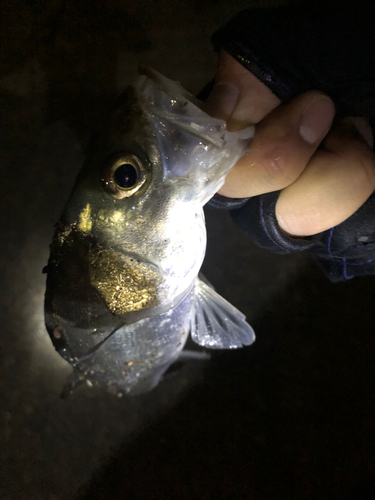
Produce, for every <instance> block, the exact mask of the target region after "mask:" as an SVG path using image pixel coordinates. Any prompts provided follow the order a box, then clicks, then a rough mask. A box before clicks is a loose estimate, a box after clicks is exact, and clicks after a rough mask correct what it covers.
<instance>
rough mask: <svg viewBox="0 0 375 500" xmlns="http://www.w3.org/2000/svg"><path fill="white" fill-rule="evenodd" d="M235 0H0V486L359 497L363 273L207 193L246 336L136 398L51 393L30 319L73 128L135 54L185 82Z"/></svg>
mask: <svg viewBox="0 0 375 500" xmlns="http://www.w3.org/2000/svg"><path fill="white" fill-rule="evenodd" d="M281 3H282V2H255V1H254V2H252V4H251V5H255V6H256V5H262V6H266V5H268V4H270V5H271V4H272V5H276V4H281ZM248 5H250V2H244V1H240V0H232V1H230V2H229V1H227V0H216V1H213V0H212V1H209V0H200V1H198V0H182V1H179V2H177V1H172V0H165V1H145V0H141V1H138V2H135V1H130V2H126V1H120V0H113V1H110V2H99V1H88V0H86V1H72V0H70V1H69V0H66V1H62V0H52V1H44V2H43V1H32V0H29V1H8V2H2V3H1V12H0V19H1V21H0V22H1V26H0V37H1V39H0V42H1V43H0V106H1V113H0V117H1V123H0V139H1V156H0V158H1V183H0V185H1V188H2V192H1V196H0V208H1V228H0V230H1V233H0V234H1V238H0V245H1V254H0V259H1V267H0V279H1V287H0V331H1V340H0V342H1V376H0V390H1V402H2V406H3V409H2V413H1V415H2V419H3V421H2V423H1V443H0V444H1V446H0V450H1V455H2V462H3V463H2V467H1V483H0V499H1V500H8V499H15V500H23V499H47V500H63V499H72V498H78V499H80V500H88V499H107V498H111V499H112V498H114V499H118V498H121V499H122V498H129V499H169V498H170V499H172V498H180V499H185V498H186V499H220V498H228V499H229V498H230V499H236V500H240V499H252V500H253V499H261V500H262V499H268V498H269V499H306V500H308V499H336V498H337V499H350V500H352V499H353V500H354V499H356V500H364V499H366V500H367V499H373V498H375V457H374V439H375V426H374V424H375V417H374V415H375V413H374V411H375V404H374V388H375V387H374V386H375V383H374V380H375V379H374V376H375V363H374V358H375V340H374V335H373V330H374V323H375V308H374V292H373V290H374V280H373V278H362V279H356V280H351V281H350V282H348V283H344V284H337V285H333V284H331V283H329V282H328V281H327V280H326V278H325V277H324V276H323V275H322V274H321V272H320V270H319V269H318V267H317V266H316V265H315V264H314V262H312V260H311V259H310V258H309V257H308V256H305V255H296V256H287V257H281V256H276V255H273V254H270V253H268V252H265V251H262V250H260V249H258V248H256V247H255V246H254V245H253V244H252V243H251V242H249V241H247V240H246V238H245V237H244V235H243V234H242V233H241V232H240V230H239V229H237V228H236V227H235V226H234V225H233V224H232V223H231V221H230V218H229V216H228V214H227V213H225V212H219V211H214V210H212V209H209V210H207V226H208V252H207V259H206V261H205V264H204V272H205V274H206V276H207V278H208V279H209V280H210V281H211V282H212V283H213V285H214V286H215V287H216V288H217V290H218V291H219V292H220V293H221V294H222V295H223V296H225V297H226V298H227V299H228V300H230V301H231V302H232V303H233V304H235V305H236V306H237V307H238V308H239V309H241V310H242V311H243V312H244V313H245V314H246V315H247V317H248V319H249V321H250V322H251V323H252V324H253V326H254V328H255V330H256V333H257V341H256V343H255V344H254V345H253V346H252V347H249V348H246V349H242V350H240V351H236V352H220V353H219V352H214V353H213V356H212V359H211V361H209V362H203V363H202V362H197V361H196V362H189V363H186V364H185V365H184V366H183V367H182V368H180V370H178V371H175V372H174V373H171V374H170V375H169V376H168V377H167V379H166V380H165V382H163V383H162V384H160V385H159V387H158V388H157V389H156V390H155V391H153V392H152V393H150V394H146V395H144V396H141V397H136V398H132V399H127V398H122V399H117V398H116V397H114V396H112V395H109V394H107V393H105V392H102V391H101V390H99V389H96V390H93V389H90V388H88V387H81V388H80V389H79V390H77V392H76V393H75V394H73V395H72V396H71V397H70V398H68V399H67V400H64V401H62V400H60V398H59V394H60V391H61V388H62V386H63V384H64V382H65V379H66V377H67V375H68V374H69V373H70V367H69V366H68V365H67V364H66V363H65V362H64V361H63V360H62V359H60V357H59V356H58V355H57V354H56V353H55V351H54V349H53V347H52V345H51V343H50V340H49V337H48V335H47V333H46V331H45V328H44V322H43V296H44V287H45V276H44V275H42V273H41V270H42V268H43V266H44V265H45V264H46V262H47V259H48V252H49V250H48V245H49V243H50V241H51V238H52V234H53V225H54V223H55V222H56V221H57V219H58V217H59V215H60V213H61V210H62V208H63V206H64V204H65V202H66V200H67V197H68V195H69V192H70V190H71V187H72V184H73V182H74V179H75V176H76V175H77V172H78V170H79V168H80V165H81V164H82V161H83V159H84V148H85V146H86V144H87V141H88V139H89V137H90V135H91V133H92V132H93V130H94V129H95V127H96V125H98V124H99V123H100V120H101V117H102V116H103V115H104V113H105V111H106V110H107V109H108V108H109V107H110V106H111V105H112V103H113V101H114V99H115V97H116V95H117V94H118V93H119V92H120V91H121V90H122V89H124V88H125V87H126V85H127V84H129V83H131V82H132V81H133V79H134V77H135V76H136V73H137V66H138V63H139V62H142V63H146V64H150V65H152V66H153V67H155V68H156V69H157V70H159V71H160V72H162V73H163V74H165V75H166V76H168V77H170V78H172V79H175V80H180V81H181V82H182V83H183V85H184V86H185V87H186V88H187V89H189V90H190V91H192V92H193V93H196V92H198V91H199V90H200V89H201V88H202V87H203V86H204V84H205V83H206V82H207V81H209V80H210V79H211V78H212V76H213V74H214V71H215V54H214V52H213V51H212V48H211V45H210V36H211V34H212V32H213V31H214V30H215V29H216V28H217V27H218V26H220V25H221V24H223V23H224V22H225V21H226V20H227V19H228V18H229V17H230V16H232V15H233V14H234V13H236V12H238V11H239V10H241V9H242V8H244V7H247V6H248Z"/></svg>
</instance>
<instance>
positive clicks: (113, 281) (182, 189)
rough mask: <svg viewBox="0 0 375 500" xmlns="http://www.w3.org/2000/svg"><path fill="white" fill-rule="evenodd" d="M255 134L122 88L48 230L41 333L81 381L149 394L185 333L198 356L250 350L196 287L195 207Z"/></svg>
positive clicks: (199, 229) (166, 85)
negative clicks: (207, 352)
mask: <svg viewBox="0 0 375 500" xmlns="http://www.w3.org/2000/svg"><path fill="white" fill-rule="evenodd" d="M252 133H253V129H252V128H249V129H247V130H245V131H242V132H239V133H230V132H228V131H227V130H226V126H225V122H223V121H221V120H217V119H214V118H212V117H211V116H209V115H207V114H206V113H204V111H202V109H201V103H200V102H199V101H197V100H196V99H195V98H194V97H193V96H192V95H190V94H189V93H188V92H186V91H185V90H184V89H183V88H182V87H181V85H180V84H179V83H177V82H172V81H171V80H168V79H167V78H165V77H163V76H162V75H160V74H159V73H157V72H156V71H154V70H151V69H144V70H143V75H141V76H140V77H139V79H138V81H137V82H136V84H135V85H134V86H131V87H128V88H127V89H126V90H125V92H124V93H123V94H122V95H121V96H120V97H119V99H118V101H117V104H116V106H115V108H114V110H113V111H112V113H111V114H110V116H109V118H108V120H107V122H105V123H104V125H103V131H102V132H101V133H100V134H99V135H98V136H97V137H96V138H95V139H94V140H93V141H92V145H91V148H90V151H89V154H88V157H87V160H86V162H85V164H84V166H83V168H82V170H81V172H80V174H79V176H78V178H77V181H76V184H75V186H74V189H73V191H72V193H71V196H70V198H69V200H68V203H67V205H66V207H65V209H64V212H63V214H62V216H61V219H60V221H59V222H58V223H57V226H56V231H55V234H54V238H53V241H52V244H51V254H50V258H49V262H48V266H47V273H48V276H47V290H46V297H45V322H46V327H47V330H48V332H49V334H50V336H51V339H52V341H53V343H54V345H55V347H56V349H57V350H58V352H59V353H60V354H61V355H62V356H63V357H64V358H65V359H66V360H67V361H68V362H69V363H71V364H72V365H73V367H74V374H73V378H72V380H71V381H70V382H69V385H68V388H69V389H71V388H73V387H74V386H75V385H77V384H79V383H80V382H82V381H86V382H87V383H88V384H89V385H91V384H101V385H105V386H106V387H107V388H108V389H109V390H111V391H114V392H121V393H126V394H139V393H142V392H144V391H146V390H150V389H152V388H153V387H155V386H156V385H157V383H158V382H159V381H160V379H161V378H162V376H163V374H164V372H165V371H166V370H167V368H168V367H169V366H170V365H171V364H172V363H173V362H175V361H176V360H177V359H178V357H179V355H180V352H181V350H182V349H183V348H184V345H185V342H186V340H187V338H188V335H189V332H190V334H191V336H192V339H193V340H194V341H195V342H196V343H198V344H199V345H201V346H204V347H207V348H219V349H222V348H223V349H230V348H237V347H242V346H243V345H249V344H251V343H252V342H253V341H254V332H253V330H252V328H251V327H250V326H249V325H248V324H247V322H246V321H245V316H244V315H243V314H242V313H240V312H239V311H238V310H237V309H236V308H234V307H233V306H232V305H231V304H229V303H228V302H227V301H226V300H224V299H223V298H222V297H221V296H220V295H218V294H217V293H216V292H215V291H214V290H213V289H212V288H211V287H210V286H208V285H207V284H205V283H204V282H203V281H201V280H200V279H199V278H198V273H199V270H200V268H201V265H202V262H203V259H204V255H205V249H206V228H205V223H204V215H203V206H204V204H205V203H206V202H207V201H208V200H209V199H210V198H211V197H212V196H213V195H214V194H215V192H216V191H217V190H218V189H219V188H220V187H221V186H222V184H223V182H224V179H225V176H226V175H227V173H228V172H229V170H230V168H231V167H232V166H233V165H234V164H235V162H236V161H237V160H238V158H240V157H241V156H242V154H243V153H244V150H245V147H246V144H247V142H248V139H249V138H250V137H251V135H252Z"/></svg>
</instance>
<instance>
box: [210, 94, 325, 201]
mask: <svg viewBox="0 0 375 500" xmlns="http://www.w3.org/2000/svg"><path fill="white" fill-rule="evenodd" d="M334 114H335V109H334V104H333V102H332V101H331V99H330V98H329V97H328V96H326V95H324V94H321V93H319V92H307V93H305V94H302V95H301V96H299V97H297V98H296V99H294V100H293V101H291V102H290V103H288V104H285V105H282V106H279V107H278V108H276V109H275V110H274V111H273V112H272V113H270V114H269V115H268V116H267V117H266V118H265V119H264V120H262V122H261V123H260V124H259V125H258V126H257V128H256V131H255V136H254V138H253V140H252V141H251V142H250V145H249V148H248V150H247V152H246V153H245V155H244V156H243V157H242V158H241V159H240V160H239V161H238V162H237V164H236V165H235V166H234V167H233V169H232V170H231V171H230V172H229V174H228V176H227V178H226V181H225V184H224V186H223V187H222V188H221V190H220V191H219V193H220V194H222V195H223V196H227V197H230V198H245V197H248V196H256V195H259V194H263V193H268V192H271V191H277V190H279V189H283V188H285V187H286V186H289V185H290V184H292V183H293V182H294V181H295V180H296V179H297V178H298V177H299V175H300V174H301V173H302V171H303V170H304V168H305V167H306V165H307V163H308V162H309V160H310V158H311V156H312V155H313V154H314V153H315V151H316V149H317V147H318V146H319V144H320V142H321V141H322V139H323V138H324V137H325V135H326V134H327V132H328V130H329V128H330V126H331V124H332V120H333V117H334Z"/></svg>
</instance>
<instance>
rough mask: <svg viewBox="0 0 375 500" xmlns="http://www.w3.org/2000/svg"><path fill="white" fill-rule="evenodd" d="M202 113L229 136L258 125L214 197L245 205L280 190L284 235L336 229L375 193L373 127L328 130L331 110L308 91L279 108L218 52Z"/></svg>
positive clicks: (355, 124)
mask: <svg viewBox="0 0 375 500" xmlns="http://www.w3.org/2000/svg"><path fill="white" fill-rule="evenodd" d="M207 110H208V111H209V112H210V113H212V114H213V115H214V116H216V117H218V118H221V119H225V120H226V121H227V123H228V128H229V130H239V129H241V128H242V127H245V126H249V125H252V124H257V127H256V132H255V136H254V139H253V140H252V141H251V143H250V144H249V147H248V149H247V151H246V153H245V155H244V156H243V157H242V158H241V159H240V160H239V161H238V162H237V164H236V165H235V167H234V168H233V169H232V170H231V171H230V172H229V174H228V176H227V178H226V182H225V184H224V186H223V187H222V188H221V190H220V191H219V193H220V194H222V195H223V196H226V197H229V198H246V197H250V196H257V195H260V194H263V193H268V192H271V191H276V190H281V194H280V196H279V198H278V201H277V204H276V217H277V221H278V224H279V226H280V227H281V229H282V230H283V231H285V232H286V233H287V234H290V235H293V236H310V235H314V234H316V233H320V232H322V231H325V230H327V229H329V228H331V227H333V226H336V225H337V224H340V223H341V222H343V221H344V220H345V219H347V218H348V217H350V216H351V215H352V214H353V213H354V212H356V210H357V209H358V208H359V207H360V206H361V205H362V204H363V203H365V201H366V200H367V199H368V198H369V196H370V195H371V193H372V192H373V191H374V189H375V158H374V154H373V152H372V149H371V147H370V145H369V144H372V140H373V139H372V132H371V128H370V127H369V125H368V124H367V122H366V121H365V120H364V119H346V120H343V121H341V122H339V124H337V125H335V126H332V122H333V120H334V117H335V107H334V104H333V102H332V100H331V99H330V98H329V97H328V96H327V95H325V94H322V93H319V92H314V91H312V92H306V93H304V94H302V95H300V96H298V97H296V98H294V99H293V100H291V101H290V102H288V103H287V104H281V101H280V100H279V99H278V98H277V97H276V96H275V95H274V94H273V93H272V92H271V90H270V89H269V88H268V87H267V86H266V85H265V84H263V83H262V82H261V81H260V80H258V79H257V78H256V77H255V76H254V75H253V74H252V73H251V72H249V71H248V70H247V69H245V68H244V67H243V66H242V65H241V64H240V63H239V62H237V61H236V60H235V59H234V58H233V57H231V56H230V55H229V54H228V53H227V52H225V51H221V52H220V55H219V64H218V69H217V73H216V78H215V85H214V88H213V91H212V92H211V94H210V96H209V99H208V101H207ZM359 131H360V132H361V134H360V133H359Z"/></svg>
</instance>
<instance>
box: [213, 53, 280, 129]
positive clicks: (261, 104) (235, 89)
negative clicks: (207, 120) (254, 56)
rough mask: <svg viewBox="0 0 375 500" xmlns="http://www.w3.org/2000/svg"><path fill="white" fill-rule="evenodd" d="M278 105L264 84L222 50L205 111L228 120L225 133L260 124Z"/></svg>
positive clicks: (275, 98)
mask: <svg viewBox="0 0 375 500" xmlns="http://www.w3.org/2000/svg"><path fill="white" fill-rule="evenodd" d="M280 103H281V101H280V99H279V98H278V97H276V96H275V94H273V93H272V92H271V91H270V89H269V88H268V87H266V85H264V83H262V82H261V81H260V80H258V78H256V77H255V76H254V75H253V74H252V73H250V71H248V70H247V69H246V68H244V67H243V66H242V65H241V64H240V63H239V62H237V61H236V60H235V59H234V58H233V57H232V56H230V55H229V54H228V53H227V52H225V51H223V50H222V51H220V53H219V59H218V66H217V70H216V76H215V84H214V88H213V90H212V92H211V94H210V95H209V97H208V99H207V101H206V102H205V104H204V109H205V111H206V112H207V113H208V114H210V115H212V116H215V117H216V118H220V119H222V120H226V121H227V126H228V130H231V131H236V130H241V129H242V128H245V127H247V126H249V125H253V124H254V123H258V122H260V120H262V119H263V118H264V117H265V116H266V115H268V113H270V111H272V110H273V109H275V108H276V107H277V106H278V105H279V104H280Z"/></svg>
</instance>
